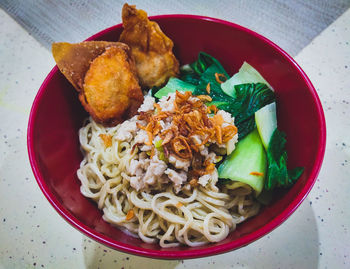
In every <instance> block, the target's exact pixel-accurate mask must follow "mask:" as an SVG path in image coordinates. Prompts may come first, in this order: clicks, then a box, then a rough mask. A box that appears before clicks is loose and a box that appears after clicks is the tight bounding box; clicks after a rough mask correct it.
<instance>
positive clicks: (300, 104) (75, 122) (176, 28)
mask: <svg viewBox="0 0 350 269" xmlns="http://www.w3.org/2000/svg"><path fill="white" fill-rule="evenodd" d="M152 19H153V20H155V21H157V22H158V23H159V25H160V26H161V28H162V29H163V31H164V32H165V33H166V34H167V35H168V36H169V37H170V38H171V39H172V40H173V41H174V53H175V55H176V56H177V58H178V59H179V60H180V62H181V64H185V63H189V62H191V61H193V60H195V59H196V57H197V55H198V52H199V51H205V52H207V53H209V54H211V55H213V56H214V57H216V58H217V59H218V60H219V61H220V62H221V63H222V64H223V66H224V67H225V68H226V70H227V71H228V73H229V74H233V73H234V72H236V71H237V70H238V68H239V67H240V66H241V65H242V63H243V61H247V62H249V63H250V64H251V65H253V66H254V67H255V68H257V69H258V70H259V71H260V72H261V74H262V75H263V76H264V77H265V78H266V80H267V81H269V83H270V84H271V85H272V87H273V88H274V89H275V92H276V96H277V110H278V111H277V112H278V125H279V128H280V129H281V130H283V131H284V132H286V133H287V138H288V143H287V150H288V156H289V160H288V161H289V162H288V164H289V166H290V167H291V168H293V167H296V166H303V167H305V171H304V173H303V175H302V176H301V178H300V179H299V180H298V182H297V183H296V184H295V185H294V186H293V187H292V188H291V189H289V190H288V191H284V192H281V193H279V195H278V198H277V199H276V201H275V202H274V203H273V204H271V205H270V206H268V207H264V208H263V210H262V211H261V212H260V213H259V214H258V215H257V216H255V217H254V218H251V219H249V220H248V221H246V222H244V223H242V224H240V225H238V227H237V229H236V230H235V231H234V232H232V233H230V234H229V236H228V237H227V238H226V239H225V240H223V241H222V242H219V243H216V244H210V245H207V246H202V247H195V248H190V247H185V246H183V247H177V248H171V249H162V248H160V247H159V246H158V245H157V244H146V243H143V242H142V241H141V240H140V239H137V238H133V237H130V236H128V235H126V234H125V233H123V232H121V231H120V230H119V229H117V228H115V227H112V226H111V225H110V224H108V223H106V222H104V221H103V220H102V214H101V211H100V210H98V208H97V206H96V204H95V203H94V202H92V201H90V200H89V199H87V198H85V197H84V196H83V195H82V194H81V193H80V189H79V188H80V182H79V180H78V178H77V176H76V171H77V168H78V167H79V163H80V161H81V160H82V154H81V152H80V149H79V140H78V130H79V128H80V127H81V126H82V123H83V119H84V118H86V117H87V113H86V112H85V111H84V109H83V108H82V106H81V105H80V103H79V101H78V98H77V93H76V91H75V90H74V88H73V87H72V86H71V85H70V83H69V82H68V81H67V80H66V79H65V78H64V76H63V75H62V74H61V73H60V72H59V71H58V69H57V67H55V68H53V69H52V71H51V72H50V74H49V75H48V76H47V78H46V80H45V81H44V83H43V84H42V86H41V88H40V90H39V92H38V94H37V96H36V98H35V100H34V103H33V107H32V110H31V113H30V118H29V124H28V152H29V158H30V163H31V166H32V169H33V172H34V175H35V178H36V180H37V182H38V184H39V186H40V188H41V190H42V191H43V193H44V194H45V196H46V198H47V199H48V200H49V201H50V203H51V204H52V205H53V207H54V208H55V209H56V210H57V211H58V213H60V214H61V216H62V217H63V218H64V219H66V220H67V221H68V222H69V223H70V224H72V225H73V226H74V227H75V228H77V229H78V230H80V231H81V232H83V233H84V234H86V235H88V236H90V237H91V238H93V239H95V240H97V241H98V242H100V243H103V244H105V245H108V246H110V247H112V248H115V249H117V250H121V251H125V252H129V253H132V254H137V255H142V256H146V257H153V258H166V259H183V258H195V257H203V256H208V255H213V254H219V253H223V252H226V251H229V250H233V249H236V248H239V247H242V246H244V245H247V244H249V243H251V242H252V241H254V240H256V239H258V238H260V237H261V236H263V235H265V234H267V233H268V232H270V231H271V230H273V229H274V228H276V227H277V226H278V225H280V224H281V223H282V222H283V221H285V220H286V219H287V217H289V216H290V215H291V214H292V213H293V212H294V211H295V209H296V208H297V207H298V206H299V205H300V203H301V202H302V201H303V200H304V199H305V197H306V195H307V194H308V193H309V191H310V189H311V188H312V186H313V184H314V182H315V180H316V177H317V174H318V172H319V169H320V167H321V163H322V160H323V155H324V151H325V142H326V127H325V120H324V114H323V110H322V106H321V104H320V101H319V98H318V96H317V93H316V91H315V89H314V87H313V86H312V84H311V82H310V81H309V79H308V78H307V76H306V75H305V73H304V72H303V71H302V70H301V68H300V67H299V66H298V65H297V64H296V63H295V62H294V61H293V59H292V58H291V57H290V56H288V55H287V54H286V53H285V52H284V51H283V50H281V49H280V48H279V47H277V46H276V45H275V44H273V43H272V42H271V41H269V40H267V39H266V38H264V37H262V36H260V35H258V34H256V33H254V32H252V31H250V30H248V29H245V28H243V27H241V26H239V25H236V24H233V23H229V22H225V21H221V20H218V19H212V18H207V17H200V16H191V15H164V16H155V17H152ZM121 30H122V27H121V25H117V26H114V27H111V28H109V29H106V30H104V31H102V32H100V33H98V34H96V35H94V36H92V37H91V38H89V40H107V41H116V40H118V37H119V34H120V33H121Z"/></svg>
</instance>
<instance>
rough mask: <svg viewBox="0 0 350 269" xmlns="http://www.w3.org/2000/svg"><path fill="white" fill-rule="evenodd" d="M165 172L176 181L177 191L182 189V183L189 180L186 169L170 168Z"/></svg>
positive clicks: (175, 187)
mask: <svg viewBox="0 0 350 269" xmlns="http://www.w3.org/2000/svg"><path fill="white" fill-rule="evenodd" d="M164 173H165V174H167V175H168V177H169V179H170V180H171V181H172V182H173V183H174V189H175V192H176V193H178V192H179V191H180V190H181V186H182V184H183V183H184V182H186V181H187V173H186V172H185V171H181V172H176V171H175V170H173V169H170V168H168V169H166V170H165V172H164Z"/></svg>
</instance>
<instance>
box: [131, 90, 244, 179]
mask: <svg viewBox="0 0 350 269" xmlns="http://www.w3.org/2000/svg"><path fill="white" fill-rule="evenodd" d="M210 101H212V98H211V97H210V96H209V95H199V96H195V98H193V97H192V93H191V92H189V91H187V92H178V91H177V92H176V96H175V102H174V112H168V111H162V109H161V107H160V105H159V104H154V107H155V108H156V110H155V112H153V111H149V112H142V113H141V114H140V115H139V116H138V118H139V119H140V120H144V121H146V123H147V124H146V125H145V126H142V125H141V124H137V126H138V128H140V129H142V130H145V131H146V132H147V135H148V140H149V141H148V142H147V143H146V145H149V146H152V147H153V148H154V145H152V141H153V138H154V137H155V136H157V135H159V136H160V138H161V139H162V140H163V141H162V146H163V149H164V153H165V155H166V156H169V154H173V155H174V156H175V157H176V158H178V159H180V160H190V161H191V162H192V169H191V171H190V174H191V175H192V178H193V179H194V180H196V179H197V178H198V177H199V176H201V175H204V174H208V173H212V172H213V171H214V169H215V164H213V163H210V162H209V163H208V162H205V161H204V159H203V158H201V157H202V156H201V155H200V153H199V152H200V150H201V147H202V146H203V145H205V144H207V143H218V144H223V143H227V142H228V141H229V140H230V139H232V138H233V137H234V136H235V135H236V134H237V127H236V126H234V125H233V124H228V123H225V125H223V123H224V119H223V117H222V116H221V115H220V114H217V112H218V109H217V107H216V106H215V105H210V106H208V107H207V106H206V105H205V104H204V102H210ZM208 114H214V115H213V116H212V117H209V116H208ZM168 117H171V118H172V124H171V126H170V128H168V129H165V130H162V127H161V125H160V121H161V120H163V119H166V118H168ZM223 126H224V127H223ZM193 136H198V137H200V138H201V143H198V142H196V139H193ZM152 152H154V151H152ZM152 155H153V154H152ZM193 182H194V181H193Z"/></svg>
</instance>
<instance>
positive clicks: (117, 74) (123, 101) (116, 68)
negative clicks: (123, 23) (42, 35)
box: [52, 41, 143, 126]
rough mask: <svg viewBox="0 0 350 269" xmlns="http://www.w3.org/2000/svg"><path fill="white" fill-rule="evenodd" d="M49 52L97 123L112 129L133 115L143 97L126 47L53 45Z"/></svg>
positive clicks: (101, 43)
mask: <svg viewBox="0 0 350 269" xmlns="http://www.w3.org/2000/svg"><path fill="white" fill-rule="evenodd" d="M52 53H53V56H54V58H55V61H56V63H57V66H58V68H59V69H60V71H61V72H62V73H63V74H64V76H65V77H66V78H67V79H68V80H69V81H70V82H71V83H72V85H73V86H74V87H75V88H76V89H77V91H78V92H79V99H80V101H81V103H82V105H83V106H84V108H85V110H86V111H88V112H89V113H90V115H91V116H92V118H93V119H94V120H95V121H96V122H99V123H102V124H104V125H106V126H113V125H115V124H118V123H120V122H122V121H123V120H125V119H128V118H130V117H132V116H133V115H135V114H136V112H137V109H138V107H139V106H140V105H141V104H142V102H143V94H142V91H141V88H140V86H139V84H138V79H137V76H136V70H135V64H134V61H133V60H132V57H131V54H130V48H129V47H128V46H127V45H125V44H123V43H119V42H106V41H87V42H82V43H77V44H69V43H54V44H53V45H52Z"/></svg>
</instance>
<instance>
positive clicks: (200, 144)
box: [116, 92, 238, 192]
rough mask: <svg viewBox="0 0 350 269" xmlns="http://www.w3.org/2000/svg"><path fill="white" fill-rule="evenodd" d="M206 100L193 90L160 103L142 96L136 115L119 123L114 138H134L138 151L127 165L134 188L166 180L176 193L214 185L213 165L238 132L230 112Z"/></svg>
mask: <svg viewBox="0 0 350 269" xmlns="http://www.w3.org/2000/svg"><path fill="white" fill-rule="evenodd" d="M210 101H211V98H210V97H209V96H207V95H202V96H192V93H191V92H184V93H180V92H176V93H171V94H169V95H168V96H164V97H162V98H161V99H160V100H159V102H158V103H155V99H154V98H153V97H151V96H146V97H145V99H144V102H143V104H142V105H141V107H140V108H139V110H138V112H139V114H138V115H136V116H134V117H133V118H131V119H130V120H127V121H125V122H123V123H122V124H121V126H120V128H119V129H118V132H117V137H116V139H117V140H120V141H127V142H133V143H132V144H133V145H134V146H133V149H132V150H133V151H134V150H137V154H136V155H135V158H133V159H132V160H131V162H130V165H129V167H127V174H128V176H129V178H130V185H131V186H132V187H133V188H135V189H136V190H137V191H139V190H152V189H159V187H160V186H162V185H164V184H168V183H172V184H173V187H174V189H175V192H179V191H180V190H181V189H182V188H185V189H187V190H189V189H191V188H193V187H196V186H198V185H202V186H204V187H205V186H206V185H207V184H210V185H211V186H212V187H214V188H215V184H216V182H217V180H218V173H217V170H216V167H215V163H216V162H218V161H220V159H221V158H222V157H221V156H222V155H226V154H229V153H231V152H232V150H233V149H234V145H235V143H236V142H237V138H238V135H237V128H236V126H235V125H234V118H233V117H231V114H229V113H227V112H225V111H223V110H218V109H217V108H216V106H214V105H210V106H206V105H205V104H204V102H210Z"/></svg>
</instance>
